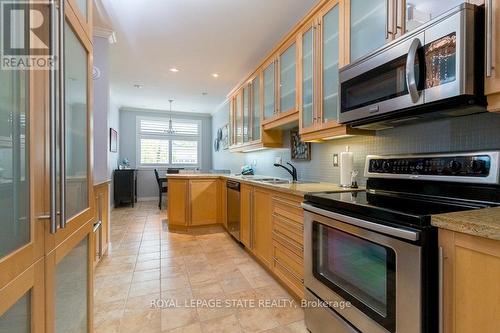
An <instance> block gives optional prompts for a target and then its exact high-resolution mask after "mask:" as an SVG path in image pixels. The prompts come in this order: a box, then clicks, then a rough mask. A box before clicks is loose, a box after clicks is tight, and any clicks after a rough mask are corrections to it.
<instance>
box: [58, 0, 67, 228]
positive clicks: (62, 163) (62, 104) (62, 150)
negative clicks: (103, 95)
mask: <svg viewBox="0 0 500 333" xmlns="http://www.w3.org/2000/svg"><path fill="white" fill-rule="evenodd" d="M64 2H65V1H64V0H60V1H59V16H58V21H59V23H58V25H59V26H58V28H59V29H58V30H59V34H58V44H59V50H58V62H59V70H58V81H59V96H58V97H59V98H58V101H59V155H60V156H59V168H60V170H59V177H60V179H59V192H60V193H59V201H60V203H59V205H60V207H61V215H60V217H59V227H61V228H66V110H65V109H66V84H65V75H64V74H65V63H64V23H65V17H64V15H65V14H64Z"/></svg>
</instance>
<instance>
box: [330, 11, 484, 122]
mask: <svg viewBox="0 0 500 333" xmlns="http://www.w3.org/2000/svg"><path fill="white" fill-rule="evenodd" d="M483 12H484V11H483V9H482V8H481V7H477V6H474V5H471V4H466V3H464V4H462V5H460V6H457V7H455V8H453V9H451V10H449V11H448V12H446V13H444V14H442V15H440V16H438V17H436V18H435V19H433V20H431V21H430V22H428V23H427V24H425V25H423V26H421V27H420V28H418V29H417V30H414V31H412V32H410V33H408V34H406V35H403V36H401V37H399V38H398V39H396V40H394V41H392V42H391V43H389V44H387V45H386V46H384V47H382V48H380V49H378V50H376V51H375V52H373V53H372V54H370V55H367V56H365V57H364V58H361V59H360V60H358V61H356V62H354V63H352V64H350V65H347V66H346V67H344V68H342V69H341V70H340V74H339V80H340V95H341V96H340V113H339V122H340V123H342V124H349V125H351V126H354V127H360V128H372V129H383V128H386V127H394V126H396V125H400V124H406V123H411V122H416V121H420V120H423V119H427V118H442V117H449V116H460V115H464V114H470V113H477V112H483V111H485V106H486V98H485V96H484V74H483V72H484V60H483V57H484V19H483V15H484V14H483Z"/></svg>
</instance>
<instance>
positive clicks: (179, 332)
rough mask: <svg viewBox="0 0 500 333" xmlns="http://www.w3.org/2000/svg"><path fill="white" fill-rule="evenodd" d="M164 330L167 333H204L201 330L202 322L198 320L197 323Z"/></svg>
mask: <svg viewBox="0 0 500 333" xmlns="http://www.w3.org/2000/svg"><path fill="white" fill-rule="evenodd" d="M163 332H166V333H202V330H201V324H200V323H199V322H196V323H194V324H191V325H188V326H184V327H179V328H174V329H173V330H168V331H163Z"/></svg>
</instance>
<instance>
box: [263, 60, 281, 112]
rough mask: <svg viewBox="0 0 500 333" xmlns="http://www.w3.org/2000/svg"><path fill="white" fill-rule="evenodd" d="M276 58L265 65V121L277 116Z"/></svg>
mask: <svg viewBox="0 0 500 333" xmlns="http://www.w3.org/2000/svg"><path fill="white" fill-rule="evenodd" d="M276 62H277V60H276V58H273V59H272V60H271V61H270V62H269V63H268V64H267V65H265V66H264V70H263V76H264V96H263V97H264V98H263V100H264V118H263V121H264V122H266V121H269V120H271V119H273V118H274V117H275V116H276V113H277V111H278V109H277V108H276Z"/></svg>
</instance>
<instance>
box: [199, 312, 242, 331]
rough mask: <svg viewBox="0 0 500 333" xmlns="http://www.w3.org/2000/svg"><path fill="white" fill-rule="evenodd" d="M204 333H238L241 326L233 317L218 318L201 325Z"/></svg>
mask: <svg viewBox="0 0 500 333" xmlns="http://www.w3.org/2000/svg"><path fill="white" fill-rule="evenodd" d="M201 326H202V330H203V332H204V333H238V332H242V330H241V326H240V324H239V322H238V319H237V318H236V316H235V315H230V316H225V317H220V318H215V319H211V320H208V321H204V322H202V323H201Z"/></svg>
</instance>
